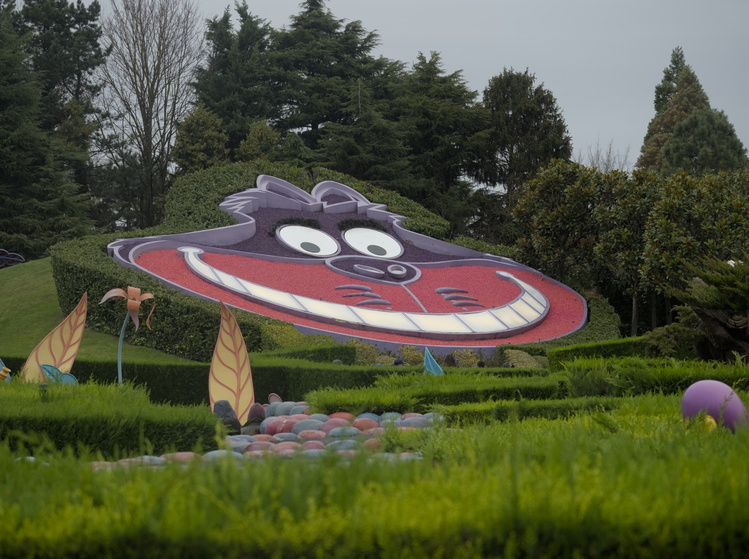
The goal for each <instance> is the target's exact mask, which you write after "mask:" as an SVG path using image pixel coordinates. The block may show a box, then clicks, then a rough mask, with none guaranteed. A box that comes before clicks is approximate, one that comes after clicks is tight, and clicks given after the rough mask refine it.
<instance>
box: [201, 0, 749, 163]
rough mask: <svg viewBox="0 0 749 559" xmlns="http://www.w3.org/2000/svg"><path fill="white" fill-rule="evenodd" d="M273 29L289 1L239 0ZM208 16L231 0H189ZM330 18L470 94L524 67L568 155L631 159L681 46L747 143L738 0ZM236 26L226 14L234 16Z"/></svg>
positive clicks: (471, 3) (459, 2) (352, 7)
mask: <svg viewBox="0 0 749 559" xmlns="http://www.w3.org/2000/svg"><path fill="white" fill-rule="evenodd" d="M247 4H248V6H249V8H250V12H251V13H253V14H254V15H256V16H259V17H261V18H263V19H265V20H267V21H268V23H270V24H271V25H272V26H273V27H274V28H276V29H280V28H281V27H284V26H288V24H289V23H290V17H291V16H292V15H294V14H297V13H299V12H300V7H299V5H300V2H299V0H247ZM199 5H200V8H201V9H202V11H203V13H204V15H205V16H206V17H207V18H211V17H213V16H216V15H219V14H221V13H223V11H224V9H225V8H226V7H227V6H231V7H232V9H233V6H234V1H233V0H231V1H229V0H227V1H224V2H222V1H221V0H199ZM326 6H327V8H328V9H329V10H330V11H331V12H332V13H333V15H334V16H335V17H336V18H338V19H345V20H347V21H353V20H359V21H361V22H362V25H363V27H364V29H365V30H367V31H374V32H376V33H377V34H378V35H379V37H380V45H379V47H377V50H376V51H375V55H382V56H385V57H387V58H390V59H393V60H400V61H402V62H405V63H406V64H408V65H410V64H412V63H413V62H414V61H415V60H416V57H417V56H418V53H419V52H423V53H424V54H426V55H428V54H429V53H430V52H431V51H436V52H438V53H440V55H441V57H442V62H443V68H444V70H445V72H446V73H452V72H455V71H458V70H461V71H462V75H463V78H464V79H465V81H466V83H467V85H468V86H469V87H470V88H471V89H472V90H473V91H477V92H478V93H479V98H480V95H481V94H482V93H483V90H484V88H485V87H486V85H487V84H488V82H489V79H490V78H492V77H493V76H497V75H499V74H501V73H502V71H503V69H504V68H512V69H514V70H517V71H524V70H525V69H528V70H529V71H530V72H531V73H532V74H535V76H536V82H537V83H543V84H544V86H545V87H546V88H547V89H549V90H550V91H551V92H552V93H553V94H554V96H555V97H556V99H557V103H558V105H559V107H560V109H561V110H562V113H563V115H564V119H565V122H566V123H567V128H568V130H569V132H570V134H571V136H572V142H573V148H574V151H575V154H576V157H577V156H578V155H579V154H582V155H585V154H587V151H588V149H589V148H595V146H596V145H600V146H601V147H602V148H606V147H607V146H608V145H609V143H613V147H614V149H615V151H617V152H619V154H620V155H624V153H625V152H626V150H627V149H628V150H629V162H630V165H632V164H634V161H635V160H636V159H637V156H638V154H639V151H640V146H641V145H642V140H643V137H644V135H645V131H646V130H647V126H648V122H650V119H651V118H652V117H653V115H654V112H655V109H654V108H653V95H654V89H655V86H656V84H658V83H659V82H660V81H661V79H662V78H663V69H664V68H665V67H666V66H668V65H669V63H670V60H671V51H672V50H673V49H674V48H675V47H676V46H681V47H682V49H683V50H684V55H685V58H686V62H687V64H689V65H690V66H691V67H692V68H693V69H694V71H695V72H696V74H697V77H698V78H699V80H700V83H701V84H702V87H703V88H704V89H705V92H706V93H707V95H708V97H709V99H710V104H711V105H712V107H713V108H715V109H719V110H722V111H724V112H725V113H726V115H727V116H728V120H729V121H730V122H731V124H733V126H734V127H735V129H736V133H737V134H738V136H739V138H740V139H741V141H742V143H743V144H744V146H745V147H749V31H747V25H748V24H749V1H747V0H712V1H710V2H708V1H707V0H627V1H623V0H564V1H562V0H327V2H326ZM235 22H236V20H235Z"/></svg>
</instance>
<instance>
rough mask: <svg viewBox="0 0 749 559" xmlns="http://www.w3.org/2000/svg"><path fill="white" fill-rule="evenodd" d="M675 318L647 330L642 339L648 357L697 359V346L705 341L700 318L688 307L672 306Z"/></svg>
mask: <svg viewBox="0 0 749 559" xmlns="http://www.w3.org/2000/svg"><path fill="white" fill-rule="evenodd" d="M674 311H676V313H677V320H676V321H674V322H673V323H671V324H668V325H666V326H661V327H660V328H655V329H654V330H651V331H650V332H647V333H646V334H645V335H644V336H643V337H642V341H643V343H644V344H645V346H646V347H647V356H648V357H673V358H675V359H685V360H687V359H697V357H698V352H697V348H698V347H699V346H700V345H701V344H703V343H705V339H706V338H705V333H704V332H703V331H702V330H700V329H699V322H700V319H699V317H698V316H697V314H696V313H695V312H694V310H692V309H691V308H690V307H683V306H680V307H674Z"/></svg>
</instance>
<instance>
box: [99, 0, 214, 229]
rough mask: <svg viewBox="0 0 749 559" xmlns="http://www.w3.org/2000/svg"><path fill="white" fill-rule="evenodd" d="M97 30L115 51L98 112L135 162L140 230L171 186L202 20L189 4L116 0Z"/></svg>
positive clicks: (188, 0) (200, 50)
mask: <svg viewBox="0 0 749 559" xmlns="http://www.w3.org/2000/svg"><path fill="white" fill-rule="evenodd" d="M102 30H103V34H104V42H105V45H106V46H107V47H111V49H112V51H111V54H110V56H109V58H108V59H107V63H106V65H105V66H104V67H102V69H101V75H100V79H101V83H102V84H103V85H104V87H105V93H104V94H103V95H102V101H103V105H104V106H103V109H104V110H105V112H106V114H108V115H109V119H108V123H107V124H108V130H109V131H110V132H111V134H113V135H114V136H115V137H116V138H118V139H119V140H121V141H122V142H124V145H126V146H131V147H132V149H133V150H134V151H135V153H136V154H137V157H138V159H139V161H140V166H141V168H140V184H141V189H140V190H141V191H140V196H139V199H138V201H137V205H138V213H139V221H140V226H141V227H148V226H150V225H153V224H155V221H156V212H155V207H154V206H155V202H156V200H157V198H158V197H159V196H161V195H163V194H164V193H165V192H166V190H167V188H168V180H169V168H170V164H171V162H172V161H171V150H172V147H173V145H174V140H175V137H176V133H177V125H178V124H179V122H180V120H181V119H182V118H183V116H184V115H185V114H186V113H187V112H188V111H189V109H190V106H191V102H192V100H193V97H194V92H193V89H192V87H191V85H190V84H191V82H192V81H193V79H194V75H195V71H196V69H197V68H198V66H199V64H200V62H201V60H202V58H203V56H204V47H203V35H204V33H203V29H202V21H201V18H200V16H199V14H198V11H197V7H196V4H195V3H194V1H193V0H113V1H112V10H111V13H110V14H109V15H108V16H106V17H105V18H104V19H103V21H102ZM112 155H114V154H112Z"/></svg>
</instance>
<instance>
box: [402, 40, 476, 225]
mask: <svg viewBox="0 0 749 559" xmlns="http://www.w3.org/2000/svg"><path fill="white" fill-rule="evenodd" d="M396 87H397V89H396V91H397V92H398V97H397V99H396V101H395V103H394V104H393V105H394V110H393V112H392V114H390V115H389V118H391V119H393V120H396V121H397V122H398V123H399V128H400V129H401V132H402V134H403V138H404V142H405V145H406V147H407V149H408V153H409V162H410V171H411V175H412V178H411V179H410V181H409V184H408V185H407V187H406V188H404V189H403V191H402V192H400V193H401V194H402V195H404V196H406V197H408V198H411V199H412V200H415V201H417V202H419V203H420V204H423V205H424V206H425V207H426V208H427V209H429V210H431V211H433V212H435V213H437V214H438V215H440V216H442V217H444V218H445V219H447V220H448V221H449V222H450V223H451V225H452V233H453V234H460V233H463V232H464V231H465V228H466V224H467V222H468V220H469V219H470V218H471V216H472V215H473V213H474V207H473V201H472V188H471V184H470V183H469V182H468V180H466V179H465V177H466V175H467V169H469V168H470V167H471V166H472V165H474V162H475V159H474V158H475V155H476V153H477V152H478V151H479V148H478V146H479V144H480V140H481V136H480V133H481V131H482V130H483V129H484V128H485V126H484V125H485V120H484V118H483V115H484V113H483V111H482V110H481V107H480V106H478V105H476V104H475V98H476V93H475V92H473V91H471V90H470V89H469V88H468V87H467V85H466V83H465V81H464V80H463V77H462V75H461V72H454V73H452V74H445V72H444V70H443V68H442V62H441V59H440V56H439V54H437V53H431V56H430V57H429V58H427V57H426V56H424V54H422V53H420V54H419V56H418V59H417V61H416V63H415V64H414V65H413V69H412V71H411V72H410V73H408V74H407V75H406V76H405V77H404V79H403V80H402V81H401V83H400V84H398V85H397V86H396Z"/></svg>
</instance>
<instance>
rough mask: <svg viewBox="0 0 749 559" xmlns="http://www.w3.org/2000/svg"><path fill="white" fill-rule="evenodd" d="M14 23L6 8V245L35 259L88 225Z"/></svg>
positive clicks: (0, 61) (0, 81) (2, 90)
mask: <svg viewBox="0 0 749 559" xmlns="http://www.w3.org/2000/svg"><path fill="white" fill-rule="evenodd" d="M11 21H12V15H11V13H10V11H9V10H8V9H7V8H6V9H3V10H0V208H2V211H0V247H2V248H3V249H5V250H10V251H12V252H17V253H19V254H21V255H22V256H24V257H25V258H26V259H31V258H38V257H40V256H43V255H44V254H45V253H46V251H47V249H48V248H49V247H50V246H51V245H52V244H54V243H56V242H58V241H62V240H66V239H70V238H72V237H76V236H79V235H82V234H85V233H86V232H87V231H88V227H87V225H88V224H87V222H86V218H85V214H86V206H85V203H84V202H83V200H82V199H81V197H80V196H78V195H77V194H76V190H77V188H76V185H75V184H74V183H72V182H71V181H70V180H69V179H68V176H67V174H66V173H65V172H63V171H62V170H61V165H60V162H59V155H60V148H59V145H58V143H57V142H56V141H55V139H54V138H52V137H51V136H50V134H49V133H47V132H46V131H45V130H44V129H43V128H42V127H41V125H40V103H41V92H42V89H41V87H40V84H39V83H38V82H37V81H36V80H35V78H34V75H33V74H32V72H31V70H30V67H31V64H30V60H29V56H28V54H27V47H26V45H24V43H23V41H22V40H21V39H20V38H19V36H18V35H17V33H16V31H15V30H14V29H13V26H12V23H11Z"/></svg>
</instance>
